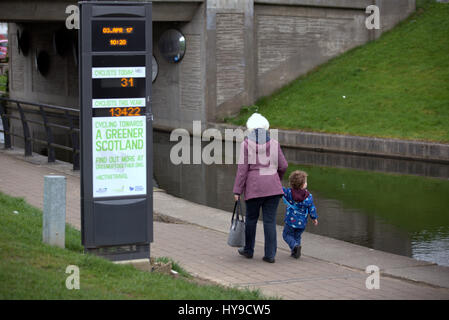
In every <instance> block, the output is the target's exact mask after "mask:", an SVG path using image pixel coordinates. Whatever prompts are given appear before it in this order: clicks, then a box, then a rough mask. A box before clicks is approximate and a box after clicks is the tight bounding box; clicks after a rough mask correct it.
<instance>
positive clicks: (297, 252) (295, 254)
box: [292, 245, 301, 259]
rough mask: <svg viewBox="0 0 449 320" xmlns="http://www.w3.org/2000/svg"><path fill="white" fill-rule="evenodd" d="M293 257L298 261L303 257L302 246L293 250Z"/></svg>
mask: <svg viewBox="0 0 449 320" xmlns="http://www.w3.org/2000/svg"><path fill="white" fill-rule="evenodd" d="M292 256H293V257H294V258H296V259H299V257H300V256H301V246H300V245H297V246H296V247H294V248H293V253H292Z"/></svg>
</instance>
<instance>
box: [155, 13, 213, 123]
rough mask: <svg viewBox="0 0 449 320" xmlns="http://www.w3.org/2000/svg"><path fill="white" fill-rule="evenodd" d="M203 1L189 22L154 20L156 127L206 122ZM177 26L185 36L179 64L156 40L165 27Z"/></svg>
mask: <svg viewBox="0 0 449 320" xmlns="http://www.w3.org/2000/svg"><path fill="white" fill-rule="evenodd" d="M204 10H205V6H204V5H203V4H202V5H200V6H199V8H198V9H197V10H196V13H195V15H194V16H193V19H192V20H191V21H189V22H154V23H153V53H154V56H155V58H156V59H157V61H158V64H159V75H158V77H157V79H156V81H155V82H154V83H153V114H154V125H155V127H159V128H162V127H163V128H179V127H183V128H191V127H192V121H193V120H198V121H202V122H205V121H206V104H205V87H206V77H205V75H206V64H205V56H206V48H205V35H204V32H205V31H204V30H205V29H204ZM172 28H175V29H178V30H179V31H181V32H182V33H183V35H184V36H185V38H186V52H185V55H184V58H183V59H182V61H181V62H180V63H177V64H174V63H169V62H167V61H166V60H165V59H164V58H163V57H162V56H161V54H160V52H159V50H158V41H159V38H160V36H161V35H162V33H163V32H164V31H165V30H167V29H172Z"/></svg>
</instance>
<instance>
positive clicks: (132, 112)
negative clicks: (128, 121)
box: [93, 107, 146, 117]
mask: <svg viewBox="0 0 449 320" xmlns="http://www.w3.org/2000/svg"><path fill="white" fill-rule="evenodd" d="M145 109H146V108H145V107H124V108H122V107H117V108H96V109H93V116H94V117H137V116H143V115H145Z"/></svg>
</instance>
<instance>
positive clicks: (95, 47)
mask: <svg viewBox="0 0 449 320" xmlns="http://www.w3.org/2000/svg"><path fill="white" fill-rule="evenodd" d="M145 43H146V41H145V21H139V20H133V21H127V20H123V21H116V20H115V21H112V20H111V21H109V20H94V21H92V51H145V50H146V48H145Z"/></svg>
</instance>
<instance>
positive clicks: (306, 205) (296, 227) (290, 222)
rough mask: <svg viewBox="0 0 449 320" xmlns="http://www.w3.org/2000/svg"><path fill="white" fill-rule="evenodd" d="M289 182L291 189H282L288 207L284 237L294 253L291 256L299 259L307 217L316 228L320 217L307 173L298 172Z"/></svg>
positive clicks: (294, 173)
mask: <svg viewBox="0 0 449 320" xmlns="http://www.w3.org/2000/svg"><path fill="white" fill-rule="evenodd" d="M288 180H289V183H290V186H291V188H282V189H283V191H284V196H283V197H282V200H283V201H284V203H285V204H286V205H287V209H286V213H285V219H284V222H285V225H284V231H283V233H282V236H283V238H284V240H285V242H287V244H288V246H289V247H290V249H291V251H292V254H291V256H292V257H294V258H296V259H298V258H299V257H300V256H301V235H302V233H303V232H304V229H305V228H306V225H307V217H308V216H310V218H311V219H312V221H313V224H314V225H315V226H316V225H318V216H317V214H316V208H315V205H314V204H313V197H312V194H311V193H310V192H309V191H307V173H306V172H304V171H300V170H296V171H294V172H292V173H291V174H290V176H289V178H288Z"/></svg>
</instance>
